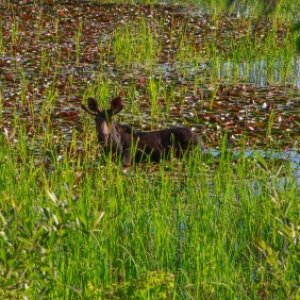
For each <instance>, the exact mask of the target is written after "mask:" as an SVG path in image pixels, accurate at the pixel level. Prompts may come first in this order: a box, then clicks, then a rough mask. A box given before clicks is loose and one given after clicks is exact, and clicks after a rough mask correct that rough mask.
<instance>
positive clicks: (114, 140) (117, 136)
mask: <svg viewBox="0 0 300 300" xmlns="http://www.w3.org/2000/svg"><path fill="white" fill-rule="evenodd" d="M81 106H82V108H83V109H84V110H85V111H86V112H87V113H89V114H91V115H93V116H94V118H95V123H96V131H97V138H98V142H99V144H101V145H102V146H103V147H104V150H106V151H112V152H113V153H115V154H118V155H121V159H122V164H123V166H124V167H128V166H130V165H131V164H132V162H133V161H134V162H141V161H142V160H145V159H149V160H150V161H151V162H159V161H160V160H161V159H162V158H168V157H170V154H171V152H173V153H174V155H175V156H176V157H177V158H180V157H182V155H183V154H184V153H185V152H186V151H187V150H188V149H190V148H191V147H193V146H197V145H198V146H200V140H199V137H198V135H197V134H196V133H194V132H193V131H192V130H191V129H189V128H185V127H174V128H168V129H163V130H157V131H139V130H135V129H134V128H132V127H131V126H129V125H125V124H124V125H123V124H119V123H117V122H113V120H112V119H113V116H114V115H116V114H118V113H119V112H120V111H121V110H122V109H123V104H122V99H121V97H120V96H117V97H115V98H113V99H112V100H111V101H110V108H109V109H106V110H100V109H99V107H98V104H97V101H96V100H95V99H93V98H88V99H87V107H86V106H84V105H83V104H82V105H81ZM133 150H135V151H133Z"/></svg>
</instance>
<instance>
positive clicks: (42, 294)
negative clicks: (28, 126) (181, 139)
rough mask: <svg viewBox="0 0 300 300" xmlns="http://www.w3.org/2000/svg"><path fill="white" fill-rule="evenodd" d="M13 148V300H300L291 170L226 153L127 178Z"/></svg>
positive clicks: (9, 216) (4, 255)
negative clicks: (48, 160)
mask: <svg viewBox="0 0 300 300" xmlns="http://www.w3.org/2000/svg"><path fill="white" fill-rule="evenodd" d="M1 144H2V147H1V149H0V190H1V198H2V201H1V204H0V208H1V215H0V220H1V221H0V226H1V230H0V232H1V239H0V244H1V247H0V249H1V250H0V261H1V279H0V280H1V286H2V289H1V291H0V293H1V297H2V298H5V297H15V298H20V297H21V298H24V297H27V298H40V299H41V298H47V299H52V298H67V299H82V298H84V299H102V298H103V299H124V298H137V299H171V298H175V299H204V298H206V299H224V298H225V299H227V298H243V299H245V298H249V299H260V298H273V297H278V298H279V299H287V298H296V297H299V278H298V274H299V267H300V260H299V228H298V226H299V223H298V220H299V211H300V210H299V208H300V207H299V201H298V194H299V187H298V186H297V184H296V181H295V177H294V175H293V171H292V169H291V167H290V166H289V164H288V163H282V164H278V163H272V161H271V162H268V163H267V162H266V161H265V160H264V159H263V158H261V157H259V156H258V157H257V158H256V159H249V158H246V157H245V156H244V155H243V154H241V155H240V157H239V158H238V160H236V159H234V158H233V156H232V155H231V154H229V153H227V151H225V148H224V150H223V151H222V152H221V156H220V158H218V159H217V160H216V159H214V158H213V157H210V156H209V155H203V153H200V152H199V151H198V150H195V151H194V152H193V153H192V155H190V156H188V157H186V158H185V159H184V160H183V162H179V161H177V160H172V161H171V162H162V163H160V164H159V165H158V166H156V167H155V168H154V170H153V167H154V166H151V165H139V166H136V167H135V168H132V169H130V170H128V171H127V172H124V171H123V169H122V168H121V167H120V166H118V165H115V164H113V163H111V162H110V161H106V162H105V163H104V164H101V163H100V161H99V158H97V156H96V157H95V156H92V155H91V156H77V157H76V156H75V157H74V156H73V154H72V147H71V148H70V151H69V152H65V153H64V154H62V155H60V154H59V153H56V152H55V148H52V147H51V146H50V150H51V159H52V163H51V166H50V167H49V168H47V166H45V165H43V164H41V165H39V166H36V164H35V156H34V155H33V152H30V151H28V148H27V144H26V138H25V134H24V133H23V132H20V137H19V139H18V143H17V144H15V145H10V144H9V143H7V142H6V141H5V139H4V138H3V136H1ZM216 161H217V162H218V164H217V165H216V164H215V163H216ZM282 175H285V181H284V183H282V182H281V178H282V177H281V176H282Z"/></svg>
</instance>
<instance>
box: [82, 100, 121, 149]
mask: <svg viewBox="0 0 300 300" xmlns="http://www.w3.org/2000/svg"><path fill="white" fill-rule="evenodd" d="M81 106H82V108H83V109H84V110H85V111H86V112H88V113H89V114H91V115H93V116H94V118H95V123H96V130H97V137H98V141H99V143H100V144H103V145H104V146H109V139H110V136H111V134H112V130H113V128H112V127H113V123H112V117H113V116H114V115H116V114H117V113H119V112H120V111H121V110H122V109H123V105H122V100H121V97H120V96H118V97H115V98H114V99H112V100H111V101H110V108H109V109H106V110H100V109H99V107H98V104H97V102H96V100H95V99H94V98H88V99H87V107H88V108H86V107H85V106H84V105H83V104H82V105H81Z"/></svg>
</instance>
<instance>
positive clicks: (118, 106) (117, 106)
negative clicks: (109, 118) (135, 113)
mask: <svg viewBox="0 0 300 300" xmlns="http://www.w3.org/2000/svg"><path fill="white" fill-rule="evenodd" d="M122 109H123V104H122V98H121V97H120V96H118V97H116V98H114V99H112V100H111V101H110V111H111V113H112V115H115V114H117V113H118V112H120V111H121V110H122Z"/></svg>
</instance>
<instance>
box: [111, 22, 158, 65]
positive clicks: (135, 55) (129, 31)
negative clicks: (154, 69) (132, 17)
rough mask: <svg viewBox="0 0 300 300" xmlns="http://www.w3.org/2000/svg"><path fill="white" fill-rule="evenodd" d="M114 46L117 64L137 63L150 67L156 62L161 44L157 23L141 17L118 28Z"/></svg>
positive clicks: (115, 32)
mask: <svg viewBox="0 0 300 300" xmlns="http://www.w3.org/2000/svg"><path fill="white" fill-rule="evenodd" d="M112 47H113V52H114V55H115V60H116V64H117V65H119V66H130V65H132V64H134V63H136V64H141V65H143V66H146V67H149V66H151V65H153V63H155V62H156V58H157V54H158V53H159V50H160V47H161V46H160V44H159V40H158V38H157V37H156V34H155V24H151V23H150V24H148V22H147V20H145V19H141V20H138V21H136V22H133V23H131V24H125V25H123V26H120V27H118V28H116V29H115V31H114V40H113V44H112Z"/></svg>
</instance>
